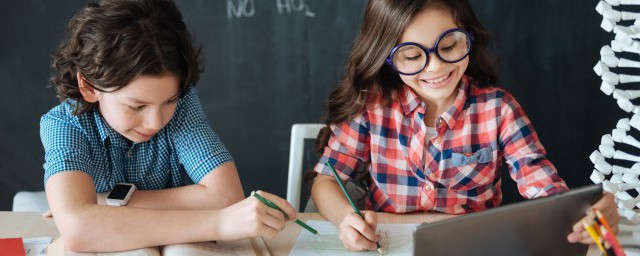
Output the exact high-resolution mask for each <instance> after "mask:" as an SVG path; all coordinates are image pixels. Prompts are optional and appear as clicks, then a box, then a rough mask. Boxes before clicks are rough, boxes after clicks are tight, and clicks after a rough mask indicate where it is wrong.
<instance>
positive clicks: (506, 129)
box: [499, 93, 569, 199]
mask: <svg viewBox="0 0 640 256" xmlns="http://www.w3.org/2000/svg"><path fill="white" fill-rule="evenodd" d="M501 104H502V106H501V121H500V126H499V129H500V147H502V150H503V152H504V158H505V160H506V162H507V164H508V165H509V174H510V176H511V178H512V179H513V180H515V181H516V182H517V184H518V190H519V192H520V194H521V195H522V196H524V197H525V198H529V199H531V198H537V197H544V196H548V195H552V194H555V193H558V192H563V191H567V190H569V188H568V187H567V185H566V184H565V182H564V180H562V178H560V176H558V172H557V170H556V168H555V166H553V164H552V163H551V161H549V160H548V159H547V157H546V150H545V149H544V147H543V146H542V144H541V143H540V141H539V140H538V135H537V134H536V132H535V130H534V129H533V126H532V125H531V121H530V120H529V118H528V117H527V115H526V114H525V112H524V110H523V109H522V107H520V104H518V102H516V100H515V99H514V98H513V96H511V95H510V94H509V93H505V94H504V96H503V97H502V103H501Z"/></svg>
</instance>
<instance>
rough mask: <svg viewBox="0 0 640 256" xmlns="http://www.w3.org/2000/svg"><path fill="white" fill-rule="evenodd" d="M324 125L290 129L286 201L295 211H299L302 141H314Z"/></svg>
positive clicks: (302, 155)
mask: <svg viewBox="0 0 640 256" xmlns="http://www.w3.org/2000/svg"><path fill="white" fill-rule="evenodd" d="M323 127H325V124H294V125H293V126H292V127H291V145H290V147H289V177H288V181H287V201H289V203H291V205H293V207H294V208H295V209H296V210H299V209H300V191H301V188H302V177H303V176H304V173H303V170H302V162H303V157H304V140H305V139H316V138H317V137H318V133H319V132H320V129H322V128H323Z"/></svg>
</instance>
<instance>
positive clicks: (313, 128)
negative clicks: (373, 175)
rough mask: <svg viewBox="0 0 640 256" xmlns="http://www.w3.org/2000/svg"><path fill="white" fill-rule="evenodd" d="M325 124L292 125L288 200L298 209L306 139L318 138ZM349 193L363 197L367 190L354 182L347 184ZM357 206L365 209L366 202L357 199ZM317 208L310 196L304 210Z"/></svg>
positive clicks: (351, 195)
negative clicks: (363, 189)
mask: <svg viewBox="0 0 640 256" xmlns="http://www.w3.org/2000/svg"><path fill="white" fill-rule="evenodd" d="M323 127H325V124H294V125H293V126H292V127H291V146H290V148H289V180H288V181H287V201H289V203H291V205H292V206H293V207H294V208H295V209H296V210H299V209H300V193H301V188H302V178H303V177H304V170H303V169H302V168H303V167H302V164H303V163H302V162H303V158H304V140H305V139H316V138H317V137H318V133H319V132H320V129H322V128H323ZM345 187H346V189H347V193H349V196H350V197H351V198H353V199H358V198H362V197H363V196H364V195H365V194H366V191H362V190H361V189H359V188H358V187H356V185H354V184H353V183H352V182H348V183H347V184H346V186H345ZM356 201H357V202H356V206H357V207H358V208H360V209H364V202H363V201H360V200H356ZM317 211H318V210H317V208H316V206H315V204H314V203H313V200H311V198H309V200H308V201H307V205H306V206H305V208H304V212H317Z"/></svg>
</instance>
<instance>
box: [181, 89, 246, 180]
mask: <svg viewBox="0 0 640 256" xmlns="http://www.w3.org/2000/svg"><path fill="white" fill-rule="evenodd" d="M170 126H171V127H170V128H171V132H170V133H171V135H172V138H173V143H174V145H175V148H176V151H177V154H178V158H179V161H180V163H181V164H182V165H183V166H184V169H185V170H186V172H187V174H188V175H189V177H190V178H191V179H192V180H193V182H195V183H198V182H200V180H201V179H202V178H203V177H204V176H205V175H207V174H208V173H209V172H211V171H212V170H213V169H215V168H217V167H218V166H220V165H222V164H224V163H227V162H231V161H233V159H232V158H231V153H229V151H228V150H227V148H226V147H225V146H224V144H223V143H222V141H221V140H220V138H219V137H218V134H216V132H214V131H213V129H212V128H211V126H210V125H209V122H208V121H207V118H206V116H205V114H204V111H203V110H202V106H201V105H200V100H199V97H198V93H197V91H196V89H195V88H192V89H191V90H189V92H187V93H186V94H185V95H184V96H183V98H182V99H181V100H180V102H179V105H178V106H177V108H176V113H175V115H174V119H172V120H171V123H170Z"/></svg>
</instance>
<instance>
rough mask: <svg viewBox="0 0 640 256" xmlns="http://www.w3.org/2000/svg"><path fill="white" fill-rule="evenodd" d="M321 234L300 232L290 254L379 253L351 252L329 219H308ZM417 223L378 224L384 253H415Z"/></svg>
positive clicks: (369, 252) (373, 253) (371, 253)
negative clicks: (414, 234)
mask: <svg viewBox="0 0 640 256" xmlns="http://www.w3.org/2000/svg"><path fill="white" fill-rule="evenodd" d="M307 225H309V226H311V227H313V228H314V229H315V230H317V231H318V232H319V233H320V234H321V235H314V234H312V233H311V232H300V235H299V236H298V239H297V240H296V243H295V245H294V246H293V249H292V250H291V253H289V255H296V256H298V255H303V256H304V255H331V256H334V255H379V254H378V252H377V251H368V252H350V251H347V250H346V249H345V248H344V246H343V245H342V241H340V238H339V237H338V234H339V231H338V228H337V227H336V226H334V225H333V224H332V223H331V222H328V221H317V220H310V221H307ZM416 226H418V223H415V224H378V229H377V233H378V234H380V236H381V238H380V241H379V243H380V247H381V248H382V250H383V252H384V255H385V256H386V255H411V254H412V253H413V237H412V234H413V228H414V227H416Z"/></svg>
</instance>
